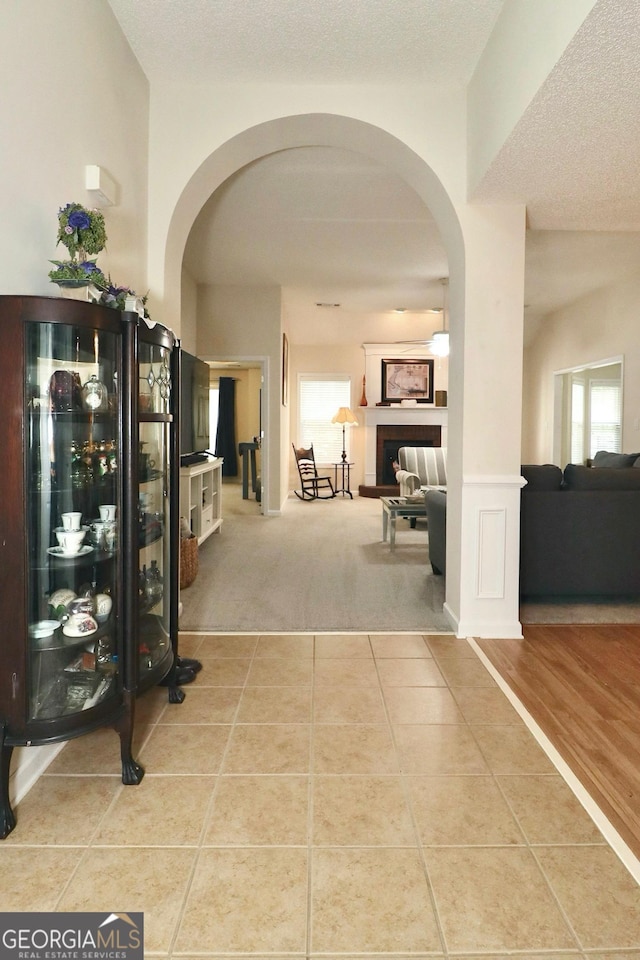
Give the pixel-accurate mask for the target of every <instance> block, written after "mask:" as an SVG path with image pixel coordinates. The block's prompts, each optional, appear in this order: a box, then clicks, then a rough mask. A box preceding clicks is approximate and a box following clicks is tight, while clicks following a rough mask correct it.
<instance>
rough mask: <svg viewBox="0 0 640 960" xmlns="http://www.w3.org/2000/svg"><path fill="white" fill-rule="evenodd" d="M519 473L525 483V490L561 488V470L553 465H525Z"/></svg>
mask: <svg viewBox="0 0 640 960" xmlns="http://www.w3.org/2000/svg"><path fill="white" fill-rule="evenodd" d="M520 473H521V474H522V476H523V477H524V479H525V480H526V481H527V485H526V486H525V487H523V488H522V489H523V492H524V491H526V490H559V489H560V487H561V486H562V470H561V469H560V467H556V466H555V464H553V463H542V464H537V463H525V464H523V465H522V466H521V467H520Z"/></svg>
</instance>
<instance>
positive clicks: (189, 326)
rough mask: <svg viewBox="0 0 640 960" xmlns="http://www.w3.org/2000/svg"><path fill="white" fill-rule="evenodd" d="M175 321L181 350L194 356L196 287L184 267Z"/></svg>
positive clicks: (196, 305)
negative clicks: (178, 314)
mask: <svg viewBox="0 0 640 960" xmlns="http://www.w3.org/2000/svg"><path fill="white" fill-rule="evenodd" d="M177 319H178V324H177V325H178V326H179V328H180V340H181V346H182V349H183V350H186V351H187V352H188V353H193V354H195V353H196V341H197V329H198V285H197V283H196V282H195V280H194V279H193V277H192V276H191V274H190V273H188V272H187V270H185V269H184V267H183V268H182V280H181V285H180V316H179V318H177ZM172 329H174V328H173V327H172Z"/></svg>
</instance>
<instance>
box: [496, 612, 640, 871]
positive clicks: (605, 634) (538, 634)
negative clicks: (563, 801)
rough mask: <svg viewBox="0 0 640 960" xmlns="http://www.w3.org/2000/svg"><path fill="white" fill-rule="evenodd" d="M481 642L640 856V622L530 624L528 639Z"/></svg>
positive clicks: (632, 849)
mask: <svg viewBox="0 0 640 960" xmlns="http://www.w3.org/2000/svg"><path fill="white" fill-rule="evenodd" d="M477 643H478V646H479V647H480V648H481V650H482V651H483V652H484V653H485V654H486V656H487V657H488V658H489V659H490V661H491V662H492V664H493V665H494V667H495V668H496V669H497V670H498V671H499V673H500V674H501V676H502V677H503V678H504V680H505V681H506V682H507V683H508V684H509V686H510V687H511V689H512V690H513V692H514V693H515V694H516V696H517V697H518V698H519V700H520V701H521V702H522V703H523V704H524V706H525V707H526V708H527V710H528V711H529V713H530V714H531V716H532V717H533V718H534V720H535V721H536V722H537V723H538V725H539V726H540V728H541V729H542V730H543V731H544V733H545V734H546V735H547V737H548V738H549V739H550V740H551V742H552V743H553V745H554V747H555V748H556V750H557V751H558V752H559V753H560V755H561V756H562V758H563V759H564V760H565V762H566V763H567V764H568V765H569V767H570V768H571V770H572V771H573V773H574V774H575V775H576V777H578V779H579V780H580V781H581V783H582V784H583V786H584V787H585V788H586V790H587V791H588V793H589V794H590V795H591V796H592V798H593V799H594V800H595V802H596V803H597V804H598V806H599V807H600V809H601V810H602V812H603V813H604V814H605V816H606V817H607V818H608V819H609V821H610V822H611V823H612V825H613V826H614V827H615V829H616V830H617V831H618V833H619V834H620V836H621V837H622V839H623V840H624V841H625V843H626V844H627V845H628V847H629V848H630V849H631V851H632V852H633V853H634V854H635V856H636V857H640V624H611V625H602V624H598V625H592V624H588V625H580V624H562V625H558V624H553V625H550V624H544V625H542V624H536V625H533V624H531V625H525V626H524V640H478V641H477Z"/></svg>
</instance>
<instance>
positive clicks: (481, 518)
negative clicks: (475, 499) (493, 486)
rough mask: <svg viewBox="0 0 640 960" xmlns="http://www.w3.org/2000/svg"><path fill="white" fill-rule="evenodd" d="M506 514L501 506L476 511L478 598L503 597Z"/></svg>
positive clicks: (494, 598) (492, 598) (495, 598)
mask: <svg viewBox="0 0 640 960" xmlns="http://www.w3.org/2000/svg"><path fill="white" fill-rule="evenodd" d="M506 530H507V515H506V511H505V509H504V508H503V507H496V508H494V509H489V510H487V509H482V510H480V511H479V513H478V561H477V562H478V583H477V591H476V592H477V596H478V599H480V600H489V599H491V600H501V599H503V598H504V573H505V571H504V565H505V548H506Z"/></svg>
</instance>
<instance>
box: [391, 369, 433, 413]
mask: <svg viewBox="0 0 640 960" xmlns="http://www.w3.org/2000/svg"><path fill="white" fill-rule="evenodd" d="M402 400H415V401H417V403H433V360H416V359H414V358H411V359H405V360H383V361H382V402H383V403H400V402H401V401H402Z"/></svg>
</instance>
